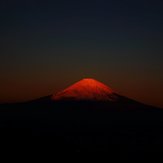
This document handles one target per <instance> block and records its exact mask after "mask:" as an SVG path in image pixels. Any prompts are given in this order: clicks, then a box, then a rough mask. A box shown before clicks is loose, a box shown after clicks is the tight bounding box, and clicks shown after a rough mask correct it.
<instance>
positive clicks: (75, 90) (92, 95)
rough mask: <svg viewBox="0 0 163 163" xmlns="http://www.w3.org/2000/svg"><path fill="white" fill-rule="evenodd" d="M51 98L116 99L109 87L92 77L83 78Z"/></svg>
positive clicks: (78, 99)
mask: <svg viewBox="0 0 163 163" xmlns="http://www.w3.org/2000/svg"><path fill="white" fill-rule="evenodd" d="M52 99H53V100H56V101H58V100H75V101H83V100H84V101H116V99H117V96H116V95H115V93H114V92H113V90H112V89H111V88H109V87H108V86H106V85H104V84H103V83H101V82H99V81H97V80H94V79H83V80H81V81H79V82H77V83H75V84H73V85H72V86H70V87H68V88H67V89H65V90H63V91H61V92H59V93H57V94H54V95H53V96H52Z"/></svg>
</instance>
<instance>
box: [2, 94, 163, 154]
mask: <svg viewBox="0 0 163 163" xmlns="http://www.w3.org/2000/svg"><path fill="white" fill-rule="evenodd" d="M49 99H50V98H49V97H47V98H42V99H39V100H36V101H32V102H29V103H21V104H7V105H1V108H0V136H1V138H2V139H1V140H3V141H4V142H5V143H8V144H9V145H10V144H12V143H15V144H18V143H19V144H21V145H22V146H23V147H24V146H25V145H27V144H28V145H29V144H30V145H31V148H33V147H32V146H34V145H36V144H37V145H36V146H37V148H38V147H40V148H42V147H44V146H46V148H48V146H51V147H52V148H53V150H57V151H61V152H70V151H71V152H99V151H102V152H110V151H111V152H113V153H121V154H122V153H130V154H131V153H132V154H134V153H137V152H139V153H157V152H162V151H163V150H162V146H163V110H161V109H158V108H154V107H150V106H146V105H142V104H138V103H136V102H130V103H124V102H122V103H121V102H119V103H109V102H88V101H87V102H86V101H85V102H70V101H69V102H53V101H51V100H49Z"/></svg>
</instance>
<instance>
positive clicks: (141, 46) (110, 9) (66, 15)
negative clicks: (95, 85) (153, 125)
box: [0, 0, 163, 107]
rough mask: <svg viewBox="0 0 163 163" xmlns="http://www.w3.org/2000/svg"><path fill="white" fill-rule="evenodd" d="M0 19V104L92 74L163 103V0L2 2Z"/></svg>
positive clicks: (42, 93)
mask: <svg viewBox="0 0 163 163" xmlns="http://www.w3.org/2000/svg"><path fill="white" fill-rule="evenodd" d="M0 23H1V25H0V43H1V44H0V102H18V101H26V100H30V99H35V98H38V97H41V96H46V95H49V94H52V93H55V92H57V91H59V90H62V89H64V88H65V87H67V86H69V85H71V84H73V83H74V82H76V81H78V80H81V79H82V78H88V77H90V78H95V79H96V80H99V81H101V82H104V83H105V84H107V85H108V86H110V87H111V88H112V89H113V90H115V91H117V92H118V93H120V94H122V95H125V96H128V97H130V98H133V99H135V100H138V101H141V102H143V103H146V104H151V105H155V106H161V107H163V72H162V71H163V1H162V0H153V1H150V0H92V1H91V0H53V1H48V0H46V1H45V2H43V1H37V2H35V1H34V0H33V1H30V0H23V1H19V2H18V1H13V0H12V1H9V0H2V1H1V2H0Z"/></svg>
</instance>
